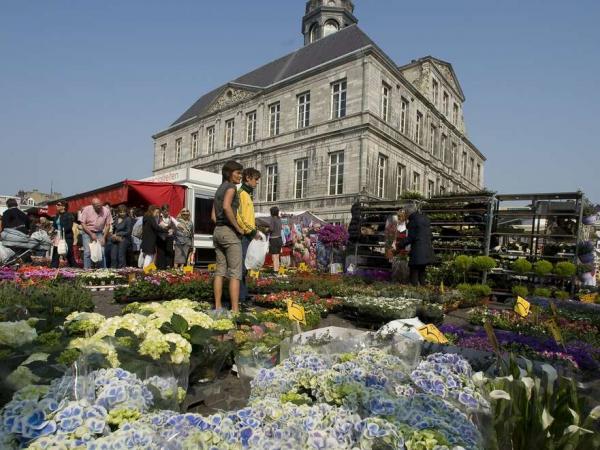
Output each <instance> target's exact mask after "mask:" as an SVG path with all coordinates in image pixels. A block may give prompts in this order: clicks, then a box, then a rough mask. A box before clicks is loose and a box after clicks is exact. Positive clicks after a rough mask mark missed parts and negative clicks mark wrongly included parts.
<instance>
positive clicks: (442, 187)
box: [440, 185, 446, 195]
mask: <svg viewBox="0 0 600 450" xmlns="http://www.w3.org/2000/svg"><path fill="white" fill-rule="evenodd" d="M440 195H446V186H442V185H440Z"/></svg>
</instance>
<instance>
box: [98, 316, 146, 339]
mask: <svg viewBox="0 0 600 450" xmlns="http://www.w3.org/2000/svg"><path fill="white" fill-rule="evenodd" d="M147 322H148V318H147V317H146V316H143V315H141V314H126V315H124V316H117V317H111V318H110V319H107V320H106V322H104V323H103V324H102V325H101V326H100V329H99V330H98V331H97V332H96V334H95V335H94V337H95V338H103V337H106V336H114V335H115V332H116V331H117V330H118V329H120V328H123V329H125V330H129V331H131V332H132V333H133V334H135V335H136V336H138V337H140V336H142V335H144V333H145V332H146V325H147Z"/></svg>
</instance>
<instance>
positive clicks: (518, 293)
mask: <svg viewBox="0 0 600 450" xmlns="http://www.w3.org/2000/svg"><path fill="white" fill-rule="evenodd" d="M512 293H513V295H514V296H515V297H523V298H525V297H527V295H528V294H529V289H527V286H523V285H517V286H513V287H512Z"/></svg>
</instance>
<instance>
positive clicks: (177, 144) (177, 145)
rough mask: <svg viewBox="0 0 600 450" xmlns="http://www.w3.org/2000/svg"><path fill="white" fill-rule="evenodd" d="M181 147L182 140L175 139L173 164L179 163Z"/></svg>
mask: <svg viewBox="0 0 600 450" xmlns="http://www.w3.org/2000/svg"><path fill="white" fill-rule="evenodd" d="M182 146H183V138H178V139H175V164H179V163H180V162H181V147H182Z"/></svg>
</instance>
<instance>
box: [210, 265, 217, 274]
mask: <svg viewBox="0 0 600 450" xmlns="http://www.w3.org/2000/svg"><path fill="white" fill-rule="evenodd" d="M215 270H217V265H216V264H209V265H208V271H209V272H214V271H215Z"/></svg>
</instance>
